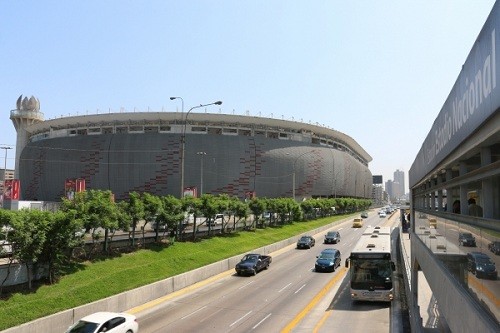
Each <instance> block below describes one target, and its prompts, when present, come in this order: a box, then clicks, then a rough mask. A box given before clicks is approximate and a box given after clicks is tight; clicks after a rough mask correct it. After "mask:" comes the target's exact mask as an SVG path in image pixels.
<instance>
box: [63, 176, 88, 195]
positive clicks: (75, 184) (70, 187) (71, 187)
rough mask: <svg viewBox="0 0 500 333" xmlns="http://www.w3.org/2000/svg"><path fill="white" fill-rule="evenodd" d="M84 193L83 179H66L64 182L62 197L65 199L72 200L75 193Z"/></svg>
mask: <svg viewBox="0 0 500 333" xmlns="http://www.w3.org/2000/svg"><path fill="white" fill-rule="evenodd" d="M83 191H85V179H82V178H68V179H66V181H65V182H64V196H65V197H66V199H69V200H73V199H74V198H75V193H78V192H83Z"/></svg>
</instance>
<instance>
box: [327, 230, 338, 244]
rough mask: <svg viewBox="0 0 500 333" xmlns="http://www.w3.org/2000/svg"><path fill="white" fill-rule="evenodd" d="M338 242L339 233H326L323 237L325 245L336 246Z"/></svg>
mask: <svg viewBox="0 0 500 333" xmlns="http://www.w3.org/2000/svg"><path fill="white" fill-rule="evenodd" d="M338 242H340V232H338V231H328V232H327V233H326V235H325V244H337V243H338Z"/></svg>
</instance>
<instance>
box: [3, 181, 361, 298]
mask: <svg viewBox="0 0 500 333" xmlns="http://www.w3.org/2000/svg"><path fill="white" fill-rule="evenodd" d="M370 205H371V201H370V200H363V199H351V198H335V199H310V200H305V201H303V202H300V203H298V202H296V201H295V200H293V199H291V198H276V199H267V198H254V199H251V200H248V201H241V200H239V199H238V198H235V197H229V196H227V195H218V196H214V195H210V194H204V195H203V196H202V197H201V198H193V197H189V196H188V197H185V198H182V199H178V198H176V197H173V196H170V195H168V196H155V195H151V194H149V193H142V194H140V193H137V192H132V193H130V195H129V198H128V200H124V201H119V202H115V201H114V200H113V196H112V193H111V192H110V191H102V190H88V191H85V192H81V193H77V194H76V196H75V197H74V199H73V200H68V199H63V201H62V203H61V206H60V209H59V210H58V211H56V212H50V211H39V210H21V211H10V210H3V209H0V225H1V226H2V227H3V229H6V230H11V231H10V232H9V234H8V242H9V243H10V244H11V246H12V255H11V262H12V261H14V260H15V261H18V262H20V263H22V264H25V265H26V267H27V272H28V281H29V282H28V285H29V288H31V281H32V275H33V271H34V270H36V266H37V265H40V264H41V265H44V267H46V268H47V269H48V276H49V282H50V283H54V282H55V281H57V279H58V277H59V276H60V275H61V273H62V272H63V271H64V269H65V267H67V266H68V264H70V263H71V262H72V260H73V257H72V253H73V249H75V248H78V247H81V246H82V245H83V237H82V230H83V229H85V231H86V232H87V233H89V234H91V235H92V237H91V239H92V241H93V242H94V243H95V244H100V242H99V241H100V238H101V236H102V235H101V231H102V230H104V241H103V242H102V244H103V250H104V252H105V253H106V252H107V251H108V250H109V241H110V240H112V238H113V235H114V233H115V232H116V231H117V230H124V231H128V232H129V233H130V237H129V239H130V247H131V248H132V249H134V248H136V246H137V244H136V237H135V234H136V231H137V230H138V228H140V229H141V230H144V227H145V225H146V223H154V224H156V228H155V230H156V240H157V241H158V240H159V238H160V235H159V230H160V229H166V230H170V231H171V232H172V234H174V235H175V236H177V237H179V236H183V238H184V239H187V238H188V237H187V236H189V235H186V234H185V233H184V229H183V228H184V226H185V222H186V219H187V217H188V216H192V217H193V220H194V225H193V231H192V239H193V240H195V239H196V237H197V236H196V234H197V230H198V228H199V226H200V225H201V224H204V223H205V224H206V225H207V226H208V235H209V236H210V235H211V234H212V230H211V226H212V223H210V222H211V221H213V220H214V219H215V217H216V216H217V215H218V214H223V216H224V218H223V219H222V228H221V232H223V233H224V232H232V231H234V230H236V226H237V225H238V224H239V223H243V225H244V226H245V229H253V228H257V227H266V226H273V225H282V224H286V223H291V222H293V221H305V220H310V219H314V218H318V217H324V216H329V215H333V214H336V213H344V212H354V211H359V210H362V209H366V208H367V207H369V206H370ZM250 215H253V218H251V219H249V216H250ZM197 217H204V222H201V223H200V225H197V223H196V221H197ZM161 227H163V228H161ZM6 280H7V277H6V278H5V280H4V281H0V288H1V286H2V285H3V284H4V283H5V281H6Z"/></svg>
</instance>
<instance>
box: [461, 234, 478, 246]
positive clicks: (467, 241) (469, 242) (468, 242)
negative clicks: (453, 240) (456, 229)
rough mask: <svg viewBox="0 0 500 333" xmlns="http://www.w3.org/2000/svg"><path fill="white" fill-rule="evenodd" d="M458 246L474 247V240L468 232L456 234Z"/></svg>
mask: <svg viewBox="0 0 500 333" xmlns="http://www.w3.org/2000/svg"><path fill="white" fill-rule="evenodd" d="M458 245H462V246H473V247H475V246H476V238H475V237H474V236H472V234H471V233H470V232H460V233H459V234H458Z"/></svg>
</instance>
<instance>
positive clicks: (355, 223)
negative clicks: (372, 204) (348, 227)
mask: <svg viewBox="0 0 500 333" xmlns="http://www.w3.org/2000/svg"><path fill="white" fill-rule="evenodd" d="M362 226H363V219H358V218H355V219H354V220H353V221H352V227H353V228H361V227H362Z"/></svg>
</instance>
